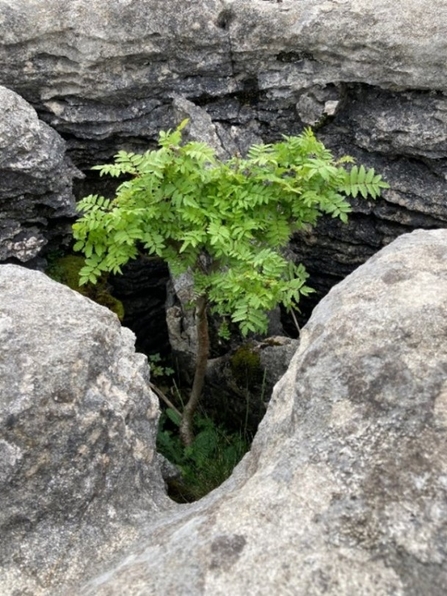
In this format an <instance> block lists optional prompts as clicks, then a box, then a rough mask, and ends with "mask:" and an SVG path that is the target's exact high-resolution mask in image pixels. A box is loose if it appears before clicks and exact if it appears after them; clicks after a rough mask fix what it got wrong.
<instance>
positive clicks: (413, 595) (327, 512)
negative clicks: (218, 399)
mask: <svg viewBox="0 0 447 596" xmlns="http://www.w3.org/2000/svg"><path fill="white" fill-rule="evenodd" d="M446 262H447V231H445V230H436V231H431V232H424V231H417V232H414V233H413V234H410V235H405V236H402V237H401V238H399V239H398V240H396V241H395V242H394V243H393V244H391V245H390V246H388V247H386V248H385V249H383V250H382V251H380V252H379V253H378V254H377V255H376V256H375V257H373V258H372V259H370V260H369V261H368V262H367V263H366V264H365V265H363V266H362V267H360V268H358V269H357V270H356V271H355V272H354V273H353V274H352V275H350V276H349V277H348V278H347V279H346V280H345V281H343V282H342V283H340V284H339V285H338V286H336V287H335V288H333V289H332V291H331V292H330V293H329V295H328V296H327V297H326V298H324V299H323V301H322V302H321V303H320V304H319V305H318V307H317V309H316V310H315V312H314V314H313V316H312V318H311V320H310V321H309V323H308V325H307V326H306V328H305V329H304V330H303V332H302V338H301V342H300V347H299V349H298V351H297V353H296V355H295V357H294V359H293V361H292V364H291V366H290V368H289V370H288V372H287V373H286V375H285V376H284V377H283V379H282V380H281V381H280V382H279V384H278V385H277V387H276V390H275V395H274V398H273V400H272V402H271V403H270V406H269V410H268V412H267V415H266V417H265V418H264V420H263V422H262V424H261V426H260V430H259V432H258V435H257V436H256V438H255V441H254V443H253V446H252V450H251V452H250V453H249V454H248V455H247V456H246V457H245V458H244V460H243V461H242V462H241V464H240V465H239V467H238V468H237V469H236V471H235V472H234V474H233V476H232V477H231V478H230V479H229V480H228V481H227V483H225V484H224V485H223V486H222V487H221V488H219V489H217V490H216V491H214V492H213V493H211V494H210V495H209V496H208V497H206V498H205V499H203V500H202V501H200V502H198V503H196V504H194V505H191V506H186V507H183V508H180V509H178V511H177V513H175V514H168V515H167V516H166V517H164V518H163V517H162V518H160V519H159V521H158V522H157V523H155V524H152V525H148V526H147V527H146V529H145V534H146V537H145V539H144V541H142V542H141V543H140V544H139V545H138V546H134V547H133V548H132V549H130V550H129V552H128V556H127V558H125V559H123V560H122V561H121V563H119V564H117V565H116V566H115V567H114V568H111V569H109V571H107V573H105V574H104V575H101V576H98V577H97V578H96V579H95V580H92V581H90V582H89V583H88V584H86V585H85V586H84V587H83V588H81V589H79V590H78V591H77V592H76V593H77V594H79V595H82V596H106V595H107V596H114V595H117V596H118V595H119V596H121V594H126V595H127V596H132V595H136V594H138V595H139V596H142V595H144V596H149V595H153V594H154V595H155V594H188V595H196V594H197V595H199V594H200V595H202V594H212V595H213V596H214V595H216V594H222V595H223V594H229V593H231V594H235V595H243V594H244V595H245V594H259V595H263V594H265V595H267V594H280V595H281V594H296V595H298V596H299V595H303V596H309V595H315V596H317V595H323V594H330V595H334V596H335V595H337V596H340V595H343V596H366V595H370V594H374V596H382V595H383V596H385V595H388V594H393V596H394V595H395V596H420V595H421V594H427V595H430V596H442V595H444V594H445V593H446V590H447V542H446V531H447V526H446V520H447V483H446V478H447V455H446V454H447V397H446V396H447V390H446V378H447V365H446V362H447V343H446V341H445V338H446V336H447V316H446V315H447V274H446ZM69 593H70V594H73V591H71V592H69Z"/></svg>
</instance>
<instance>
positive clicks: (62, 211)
mask: <svg viewBox="0 0 447 596" xmlns="http://www.w3.org/2000/svg"><path fill="white" fill-rule="evenodd" d="M65 153H66V146H65V142H64V140H63V139H62V138H61V137H60V136H59V135H58V133H57V132H56V131H55V130H53V129H52V128H50V127H49V126H48V125H47V124H45V122H42V121H41V120H39V118H38V117H37V114H36V112H35V110H34V108H32V107H31V106H30V105H29V104H28V103H27V102H26V101H25V100H24V99H22V98H21V97H20V96H18V95H17V94H16V93H14V92H13V91H10V90H9V89H6V88H5V87H0V180H1V182H0V261H6V260H7V259H15V260H17V261H21V262H27V261H30V260H31V259H33V258H34V257H36V256H37V255H39V253H40V252H41V250H42V248H43V247H44V246H45V245H46V244H47V243H48V241H49V240H50V239H51V238H54V237H58V238H59V240H60V239H61V238H63V237H64V236H69V232H70V230H69V228H68V226H67V218H70V217H71V218H72V217H73V216H74V213H75V211H74V196H73V192H72V180H73V177H75V176H81V172H79V171H77V170H76V168H75V167H74V166H73V164H72V163H71V161H70V159H69V158H68V157H67V156H66V154H65Z"/></svg>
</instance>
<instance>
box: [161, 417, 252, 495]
mask: <svg viewBox="0 0 447 596" xmlns="http://www.w3.org/2000/svg"><path fill="white" fill-rule="evenodd" d="M169 421H170V422H172V423H173V424H174V426H176V425H177V426H178V425H179V424H180V419H179V417H178V415H177V413H176V412H175V411H174V410H171V409H169V408H168V409H167V410H166V412H165V413H164V414H163V415H162V417H161V420H160V426H159V431H158V435H157V449H158V451H159V452H160V453H162V454H163V455H164V456H165V457H166V458H167V459H168V460H169V461H171V462H172V463H173V464H175V465H176V466H177V467H178V468H179V469H180V471H181V474H182V480H181V482H180V483H176V485H175V493H176V495H175V496H176V497H177V499H179V500H182V501H185V500H187V501H192V500H197V499H200V498H201V497H203V496H204V495H206V494H207V493H209V492H210V491H211V490H213V489H214V488H216V487H217V486H219V485H220V484H222V482H224V480H226V479H227V478H228V477H229V476H230V474H231V472H232V471H233V469H234V467H235V466H236V465H237V464H238V463H239V461H240V460H241V459H242V457H243V455H244V454H245V453H246V452H247V451H248V448H249V446H248V443H247V442H246V441H244V439H243V438H242V437H241V435H240V434H235V433H228V432H226V431H225V430H224V429H223V428H222V427H219V426H216V425H215V424H214V422H213V421H212V420H211V419H210V418H209V417H207V416H197V417H196V421H195V425H196V431H197V432H196V436H195V439H194V442H193V443H192V444H191V445H190V446H188V447H184V445H183V444H182V442H181V440H180V437H179V435H178V433H177V432H176V431H175V430H169V429H168V426H169Z"/></svg>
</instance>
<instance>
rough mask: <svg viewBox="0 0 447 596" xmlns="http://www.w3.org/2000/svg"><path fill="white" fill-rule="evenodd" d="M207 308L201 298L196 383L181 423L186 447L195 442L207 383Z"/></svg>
mask: <svg viewBox="0 0 447 596" xmlns="http://www.w3.org/2000/svg"><path fill="white" fill-rule="evenodd" d="M206 307H207V302H206V298H205V296H200V297H199V298H198V299H197V303H196V327H197V355H196V369H195V372H194V382H193V385H192V389H191V393H190V396H189V400H188V403H187V404H186V406H185V408H184V410H183V415H182V421H181V423H180V438H181V440H182V443H183V444H184V445H185V446H188V445H191V443H192V442H193V441H194V432H193V417H194V413H195V411H196V410H197V406H198V404H199V400H200V397H201V395H202V391H203V385H204V383H205V374H206V365H207V363H208V354H209V344H210V340H209V335H208V319H207V316H206V315H207V312H206V311H207V308H206Z"/></svg>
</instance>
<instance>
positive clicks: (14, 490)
mask: <svg viewBox="0 0 447 596" xmlns="http://www.w3.org/2000/svg"><path fill="white" fill-rule="evenodd" d="M147 381H148V365H147V360H146V358H145V357H144V356H142V355H141V354H136V353H135V350H134V336H133V334H132V333H131V332H130V331H129V330H128V329H125V328H121V326H120V324H119V321H118V318H117V317H116V316H115V315H114V314H112V313H111V312H110V311H109V310H107V309H106V308H103V307H101V306H98V305H97V304H95V303H94V302H92V301H90V300H88V299H86V298H84V297H82V296H81V295H80V294H77V293H76V292H73V291H72V290H70V289H68V288H67V287H65V286H62V285H60V284H57V283H56V282H53V281H51V280H50V279H49V278H48V277H46V276H45V275H44V274H42V273H39V272H32V271H29V270H27V269H24V268H22V267H18V266H15V265H1V266H0V503H1V506H0V534H1V540H0V592H1V594H2V596H8V595H9V596H12V595H14V596H17V594H32V595H33V596H38V595H40V594H48V593H53V591H55V590H56V588H57V586H58V585H59V584H60V583H61V582H63V583H64V585H65V586H67V585H69V584H70V582H71V581H72V580H74V579H77V580H78V581H79V579H80V578H82V577H85V574H86V573H88V571H89V569H90V571H91V567H92V566H95V568H96V565H97V564H98V563H99V562H100V561H103V562H104V561H109V560H110V558H111V557H113V555H114V554H116V553H119V552H122V549H123V547H124V546H125V545H126V544H128V543H129V542H132V541H133V540H135V539H136V538H137V537H138V536H139V533H140V528H141V524H142V523H143V522H144V521H148V520H149V518H150V517H154V516H155V515H156V514H157V513H158V512H159V511H161V510H163V509H165V508H166V506H167V505H168V503H169V502H168V499H167V498H166V497H165V492H164V485H163V481H162V479H161V477H160V472H159V470H158V465H157V463H156V458H155V435H156V426H157V420H158V415H159V408H158V400H157V398H156V397H155V395H154V394H153V393H152V392H151V391H150V390H149V388H148V383H147Z"/></svg>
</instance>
